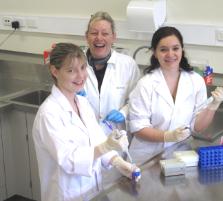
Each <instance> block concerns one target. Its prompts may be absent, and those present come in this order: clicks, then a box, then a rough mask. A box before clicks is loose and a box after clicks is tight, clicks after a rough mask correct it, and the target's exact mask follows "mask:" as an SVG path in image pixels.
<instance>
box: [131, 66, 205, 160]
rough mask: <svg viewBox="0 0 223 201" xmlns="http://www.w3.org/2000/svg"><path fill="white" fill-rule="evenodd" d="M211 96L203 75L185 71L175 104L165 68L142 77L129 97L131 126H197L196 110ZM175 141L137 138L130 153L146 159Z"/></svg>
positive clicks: (135, 129) (132, 128)
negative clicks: (195, 123) (149, 140)
mask: <svg viewBox="0 0 223 201" xmlns="http://www.w3.org/2000/svg"><path fill="white" fill-rule="evenodd" d="M206 99H207V91H206V86H205V82H204V80H203V78H202V77H201V76H200V75H199V74H197V73H196V72H190V73H188V72H185V71H183V70H182V71H181V74H180V79H179V83H178V89H177V94H176V99H175V103H174V102H173V98H172V96H171V94H170V91H169V88H168V86H167V84H166V81H165V78H164V76H163V74H162V71H161V69H160V68H159V69H156V70H154V72H153V73H151V74H147V75H145V76H144V77H143V78H141V79H140V80H139V82H138V84H137V86H136V88H135V89H134V90H133V91H132V93H131V94H130V98H129V117H128V120H129V122H128V123H129V129H130V131H131V132H136V131H139V130H141V129H142V128H145V127H153V128H158V129H161V130H173V129H176V128H177V127H179V126H183V125H185V126H186V125H190V126H191V128H192V130H193V128H194V121H195V118H193V111H195V110H196V107H197V106H199V105H200V104H201V103H203V102H204V101H205V100H206ZM171 144H173V143H165V144H164V143H154V142H148V141H144V140H141V139H139V138H136V137H134V138H133V140H132V143H131V146H130V154H132V156H133V158H134V161H138V162H139V163H140V162H143V160H145V159H148V158H150V157H152V156H154V155H155V154H157V153H159V152H160V151H162V149H163V147H166V146H169V145H171Z"/></svg>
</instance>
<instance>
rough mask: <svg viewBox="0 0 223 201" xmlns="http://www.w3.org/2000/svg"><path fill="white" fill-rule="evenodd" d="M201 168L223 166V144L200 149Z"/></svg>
mask: <svg viewBox="0 0 223 201" xmlns="http://www.w3.org/2000/svg"><path fill="white" fill-rule="evenodd" d="M198 155H199V162H198V166H199V167H200V168H214V167H219V166H223V146H222V145H217V146H207V147H200V148H199V149H198Z"/></svg>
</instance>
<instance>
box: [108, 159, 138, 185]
mask: <svg viewBox="0 0 223 201" xmlns="http://www.w3.org/2000/svg"><path fill="white" fill-rule="evenodd" d="M112 165H113V166H114V167H115V168H117V169H118V171H119V172H120V173H121V174H122V175H124V176H126V177H128V178H129V179H134V181H136V182H138V181H139V180H140V178H141V172H140V169H139V168H138V167H137V166H136V165H135V164H132V163H129V162H127V161H125V160H123V159H122V158H121V157H120V156H116V157H115V158H114V159H113V160H112ZM135 173H136V174H135Z"/></svg>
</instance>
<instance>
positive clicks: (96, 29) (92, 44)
mask: <svg viewBox="0 0 223 201" xmlns="http://www.w3.org/2000/svg"><path fill="white" fill-rule="evenodd" d="M86 39H87V42H88V45H89V49H90V52H91V55H92V56H93V57H94V58H95V59H101V58H104V57H106V56H107V55H108V54H109V53H110V51H111V47H112V44H113V43H114V41H115V39H116V35H115V33H113V31H112V27H111V23H110V22H108V21H106V20H96V21H92V22H91V23H90V26H89V30H88V32H87V33H86Z"/></svg>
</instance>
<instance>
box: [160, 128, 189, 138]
mask: <svg viewBox="0 0 223 201" xmlns="http://www.w3.org/2000/svg"><path fill="white" fill-rule="evenodd" d="M190 134H191V132H190V129H188V128H187V127H185V126H181V127H179V128H177V129H175V130H172V131H165V132H164V142H180V141H182V140H185V139H186V138H188V137H189V136H190Z"/></svg>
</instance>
